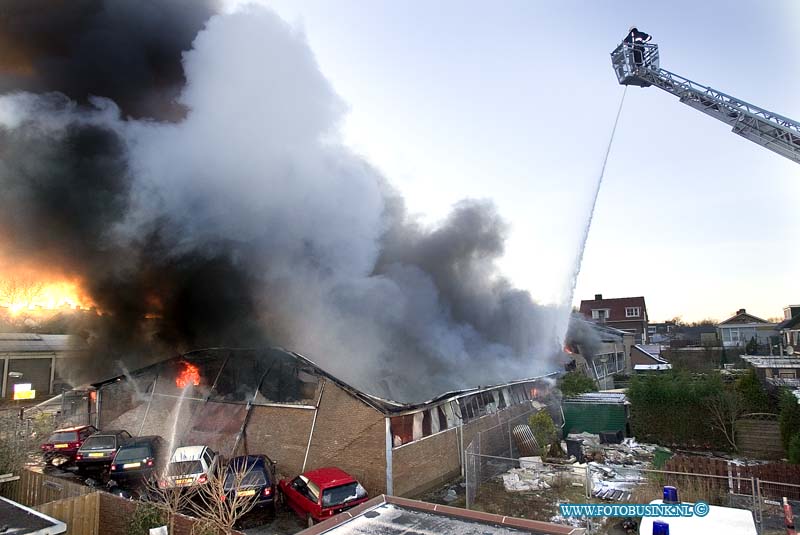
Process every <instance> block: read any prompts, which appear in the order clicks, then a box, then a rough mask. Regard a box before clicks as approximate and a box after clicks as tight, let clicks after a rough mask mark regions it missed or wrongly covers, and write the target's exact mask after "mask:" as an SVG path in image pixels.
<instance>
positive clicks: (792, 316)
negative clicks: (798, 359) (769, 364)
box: [776, 305, 800, 355]
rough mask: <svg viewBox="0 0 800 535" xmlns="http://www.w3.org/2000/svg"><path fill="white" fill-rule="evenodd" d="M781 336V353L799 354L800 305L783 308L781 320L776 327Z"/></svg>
mask: <svg viewBox="0 0 800 535" xmlns="http://www.w3.org/2000/svg"><path fill="white" fill-rule="evenodd" d="M776 328H777V330H778V333H779V335H780V337H781V354H788V355H800V305H790V306H787V307H785V308H784V309H783V321H782V322H780V323H779V324H778V326H777V327H776Z"/></svg>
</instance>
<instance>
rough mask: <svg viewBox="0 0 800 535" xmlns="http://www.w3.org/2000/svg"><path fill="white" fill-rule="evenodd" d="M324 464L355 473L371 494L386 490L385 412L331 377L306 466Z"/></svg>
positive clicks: (314, 466)
mask: <svg viewBox="0 0 800 535" xmlns="http://www.w3.org/2000/svg"><path fill="white" fill-rule="evenodd" d="M307 436H308V435H306V437H307ZM324 466H337V467H339V468H341V469H342V470H344V471H346V472H348V473H350V474H352V475H353V476H354V477H356V478H357V479H358V480H359V481H361V483H362V484H363V485H364V487H365V488H366V489H367V491H368V492H369V493H370V495H371V496H375V495H378V494H382V493H384V492H386V421H385V419H384V417H383V415H382V414H381V413H380V412H378V411H377V410H375V409H373V408H372V407H370V406H368V405H367V404H366V403H364V402H362V401H360V400H359V399H357V398H355V397H353V396H352V395H350V394H349V393H348V392H346V391H344V390H342V389H341V388H339V387H338V386H336V384H335V383H332V382H330V381H327V382H326V384H325V390H324V392H323V394H322V400H321V402H320V407H319V414H318V415H317V425H316V428H315V429H314V438H313V439H312V442H311V450H310V452H309V457H308V464H307V465H306V470H309V469H313V468H321V467H324Z"/></svg>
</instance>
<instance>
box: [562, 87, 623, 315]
mask: <svg viewBox="0 0 800 535" xmlns="http://www.w3.org/2000/svg"><path fill="white" fill-rule="evenodd" d="M627 92H628V86H625V89H624V90H623V91H622V98H621V99H620V101H619V108H617V116H616V118H615V119H614V127H613V128H612V129H611V137H610V138H609V140H608V147H607V148H606V154H605V157H604V158H603V166H602V167H601V168H600V175H599V176H598V177H597V183H596V184H595V188H594V196H593V197H592V205H591V209H590V210H589V218H588V219H587V221H586V226H585V227H584V229H583V239H581V245H580V248H579V249H578V255H577V257H576V258H575V271H573V273H572V280H571V284H570V290H569V299H567V301H566V302H567V303H572V299H573V298H574V297H575V286H576V285H577V284H578V275H579V274H580V272H581V264H582V263H583V253H584V251H585V250H586V242H587V241H588V239H589V229H590V228H591V227H592V219H593V218H594V210H595V207H596V206H597V197H598V196H599V195H600V186H602V184H603V177H604V176H605V174H606V164H607V163H608V156H609V154H611V145H612V144H613V143H614V135H615V134H616V133H617V124H619V116H620V115H621V114H622V105H623V104H624V103H625V94H626V93H627Z"/></svg>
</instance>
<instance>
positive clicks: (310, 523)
mask: <svg viewBox="0 0 800 535" xmlns="http://www.w3.org/2000/svg"><path fill="white" fill-rule="evenodd" d="M314 524H316V522H314V517H313V516H311V515H310V514H307V515H306V525H307V526H308V527H311V526H313V525H314Z"/></svg>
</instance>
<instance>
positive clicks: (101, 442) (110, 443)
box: [81, 435, 117, 450]
mask: <svg viewBox="0 0 800 535" xmlns="http://www.w3.org/2000/svg"><path fill="white" fill-rule="evenodd" d="M116 447H117V439H116V438H115V437H114V436H113V435H101V436H99V437H98V436H94V437H89V438H87V439H86V442H84V443H83V447H81V449H82V450H113V449H114V448H116Z"/></svg>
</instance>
